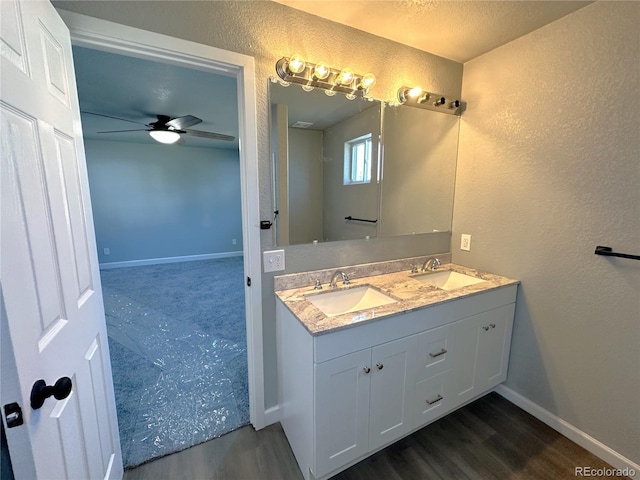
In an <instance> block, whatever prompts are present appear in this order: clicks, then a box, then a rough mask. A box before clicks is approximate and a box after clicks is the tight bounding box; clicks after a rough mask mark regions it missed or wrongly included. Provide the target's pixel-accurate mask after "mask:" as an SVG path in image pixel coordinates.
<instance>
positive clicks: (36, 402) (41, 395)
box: [31, 377, 73, 410]
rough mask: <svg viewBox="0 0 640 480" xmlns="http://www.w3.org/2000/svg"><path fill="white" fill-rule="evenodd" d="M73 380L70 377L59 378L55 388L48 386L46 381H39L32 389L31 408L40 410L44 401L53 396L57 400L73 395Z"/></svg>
mask: <svg viewBox="0 0 640 480" xmlns="http://www.w3.org/2000/svg"><path fill="white" fill-rule="evenodd" d="M72 386H73V385H72V384H71V379H70V378H69V377H62V378H59V379H58V381H57V382H56V383H55V384H54V385H53V386H47V383H46V382H45V381H44V380H38V381H37V382H36V383H34V384H33V387H32V388H31V408H33V409H34V410H38V409H39V408H40V407H42V405H44V401H45V400H46V399H47V398H49V397H51V396H53V397H54V398H55V399H56V400H62V399H63V398H67V397H68V396H69V394H70V393H71V387H72Z"/></svg>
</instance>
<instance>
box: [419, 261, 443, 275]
mask: <svg viewBox="0 0 640 480" xmlns="http://www.w3.org/2000/svg"><path fill="white" fill-rule="evenodd" d="M440 265H442V262H441V261H440V259H439V258H427V259H426V260H425V261H424V263H423V264H422V271H423V272H426V271H427V270H431V271H432V272H435V271H436V270H437V269H438V267H439V266H440Z"/></svg>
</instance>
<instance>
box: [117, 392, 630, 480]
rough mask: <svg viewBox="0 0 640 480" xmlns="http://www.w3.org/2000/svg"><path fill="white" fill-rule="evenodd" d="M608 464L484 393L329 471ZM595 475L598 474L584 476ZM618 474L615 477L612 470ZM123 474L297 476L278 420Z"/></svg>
mask: <svg viewBox="0 0 640 480" xmlns="http://www.w3.org/2000/svg"><path fill="white" fill-rule="evenodd" d="M578 466H583V467H591V468H594V469H596V468H606V467H608V468H610V466H609V465H608V464H607V463H605V462H603V461H602V460H600V459H599V458H598V457H595V456H594V455H592V454H591V453H589V452H587V451H586V450H585V449H583V448H582V447H580V446H578V445H577V444H575V443H573V442H572V441H570V440H569V439H567V438H566V437H563V436H562V435H560V434H559V433H557V432H556V431H555V430H553V429H551V428H549V427H548V426H546V425H545V424H544V423H542V422H540V421H539V420H537V419H536V418H534V417H532V416H531V415H529V414H528V413H526V412H524V411H523V410H521V409H520V408H518V407H516V406H515V405H513V404H512V403H510V402H509V401H507V400H505V399H504V398H502V397H501V396H499V395H498V394H496V393H491V394H489V395H487V396H485V397H483V398H481V399H479V400H476V401H475V402H473V403H471V404H469V405H467V406H466V407H464V408H462V409H460V410H458V411H456V412H454V413H452V414H450V415H448V416H446V417H444V418H442V419H440V420H439V421H437V422H435V423H433V424H431V425H428V426H427V427H425V428H423V429H421V430H419V431H417V432H415V433H414V434H412V435H410V436H409V437H406V438H405V439H403V440H400V441H399V442H397V443H395V444H394V445H391V446H389V447H387V448H386V449H384V450H382V451H380V452H378V453H377V454H375V455H373V456H372V457H369V458H368V459H366V460H363V461H362V462H360V463H358V464H357V465H354V466H353V467H351V468H349V469H348V470H345V471H344V472H342V473H340V474H338V475H336V476H335V477H334V478H333V480H377V479H380V480H423V479H434V480H435V479H443V480H452V479H470V480H476V479H497V480H506V479H518V480H520V479H532V480H538V479H540V480H556V479H570V478H573V479H575V478H579V477H576V476H575V467H578ZM590 478H599V477H590ZM617 478H620V477H617ZM124 479H125V480H142V479H145V480H147V479H154V480H156V479H185V480H207V479H216V480H218V479H222V480H280V479H282V480H298V479H302V474H301V473H300V471H299V470H298V466H297V464H296V461H295V458H294V456H293V453H292V452H291V448H290V447H289V444H288V442H287V439H286V437H285V435H284V432H283V431H282V428H281V427H280V424H276V425H271V426H269V427H267V428H265V429H263V430H261V431H259V432H256V431H255V430H254V429H253V428H252V427H250V426H249V427H243V428H241V429H239V430H236V431H234V432H231V433H228V434H227V435H224V436H223V437H221V438H217V439H214V440H211V441H209V442H206V443H203V444H201V445H197V446H195V447H192V448H190V449H188V450H184V451H182V452H178V453H175V454H173V455H169V456H167V457H163V458H160V459H158V460H155V461H153V462H150V463H147V464H145V465H141V466H139V467H137V468H134V469H132V470H127V471H126V472H125V476H124Z"/></svg>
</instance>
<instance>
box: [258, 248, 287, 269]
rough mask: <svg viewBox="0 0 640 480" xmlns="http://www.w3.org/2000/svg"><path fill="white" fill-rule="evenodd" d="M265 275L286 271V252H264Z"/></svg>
mask: <svg viewBox="0 0 640 480" xmlns="http://www.w3.org/2000/svg"><path fill="white" fill-rule="evenodd" d="M262 263H263V264H264V273H267V272H279V271H281V270H284V250H269V251H266V252H262Z"/></svg>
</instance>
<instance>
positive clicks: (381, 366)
mask: <svg viewBox="0 0 640 480" xmlns="http://www.w3.org/2000/svg"><path fill="white" fill-rule="evenodd" d="M376 367H377V369H378V370H382V369H383V368H384V365H383V364H381V363H376Z"/></svg>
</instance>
